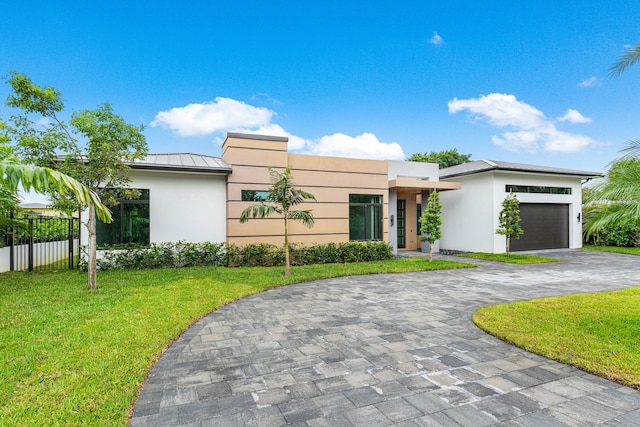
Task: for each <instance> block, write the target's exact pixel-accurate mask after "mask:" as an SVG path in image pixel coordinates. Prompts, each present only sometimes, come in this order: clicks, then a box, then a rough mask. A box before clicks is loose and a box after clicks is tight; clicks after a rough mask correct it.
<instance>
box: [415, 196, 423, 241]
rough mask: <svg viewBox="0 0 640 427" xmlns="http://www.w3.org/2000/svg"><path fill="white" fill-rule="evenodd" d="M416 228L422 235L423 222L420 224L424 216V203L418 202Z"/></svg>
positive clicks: (419, 234)
mask: <svg viewBox="0 0 640 427" xmlns="http://www.w3.org/2000/svg"><path fill="white" fill-rule="evenodd" d="M416 208H417V209H416V218H417V221H416V230H418V236H421V235H422V224H420V217H421V216H422V204H421V203H417V204H416Z"/></svg>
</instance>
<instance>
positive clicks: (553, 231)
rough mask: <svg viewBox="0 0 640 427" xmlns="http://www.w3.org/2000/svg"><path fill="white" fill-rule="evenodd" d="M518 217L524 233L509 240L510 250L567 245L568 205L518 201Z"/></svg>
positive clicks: (553, 247) (528, 249) (566, 246)
mask: <svg viewBox="0 0 640 427" xmlns="http://www.w3.org/2000/svg"><path fill="white" fill-rule="evenodd" d="M520 219H521V222H520V225H521V227H522V229H523V230H524V234H523V235H521V236H520V239H518V240H513V239H512V240H511V250H513V251H530V250H536V249H557V248H568V247H569V205H557V204H551V203H520Z"/></svg>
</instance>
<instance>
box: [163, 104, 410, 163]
mask: <svg viewBox="0 0 640 427" xmlns="http://www.w3.org/2000/svg"><path fill="white" fill-rule="evenodd" d="M275 115H276V113H275V112H274V111H272V110H269V109H267V108H261V107H255V106H253V105H249V104H246V103H244V102H242V101H237V100H234V99H231V98H222V97H218V98H216V99H215V101H214V102H206V103H202V104H189V105H187V106H185V107H176V108H172V109H170V110H167V111H161V112H159V113H158V114H157V115H156V117H155V120H154V121H153V122H151V126H154V127H162V128H167V129H171V130H172V131H174V132H175V133H177V134H178V135H182V136H195V135H209V134H215V133H220V132H241V133H248V134H256V135H269V136H286V137H288V138H289V150H290V151H295V152H298V153H303V154H314V155H322V156H334V157H350V158H364V159H381V160H403V159H405V157H406V156H405V154H404V152H403V151H402V147H400V145H399V144H398V143H396V142H389V143H387V142H381V141H379V140H378V138H377V137H376V136H375V135H373V134H372V133H363V134H362V135H359V136H349V135H345V134H342V133H334V134H333V135H328V136H323V137H321V138H318V139H305V138H302V137H299V136H297V135H293V134H291V133H290V132H288V131H287V130H285V129H283V128H282V126H280V125H278V124H276V123H272V122H271V120H272V119H273V117H275ZM215 140H216V141H217V142H218V143H219V144H222V142H223V141H222V139H221V138H220V137H216V138H215Z"/></svg>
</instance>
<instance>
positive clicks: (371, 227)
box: [349, 194, 382, 240]
mask: <svg viewBox="0 0 640 427" xmlns="http://www.w3.org/2000/svg"><path fill="white" fill-rule="evenodd" d="M349 240H382V196H381V195H370V194H350V195H349Z"/></svg>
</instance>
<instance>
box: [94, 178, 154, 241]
mask: <svg viewBox="0 0 640 427" xmlns="http://www.w3.org/2000/svg"><path fill="white" fill-rule="evenodd" d="M139 191H140V197H138V198H137V199H135V200H126V199H119V200H118V202H119V203H118V205H116V206H113V207H112V208H111V212H112V214H113V221H112V222H111V223H110V224H105V223H104V222H102V221H100V220H98V221H97V223H96V240H97V243H98V246H104V245H121V244H124V243H136V244H140V245H148V244H149V190H139Z"/></svg>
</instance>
